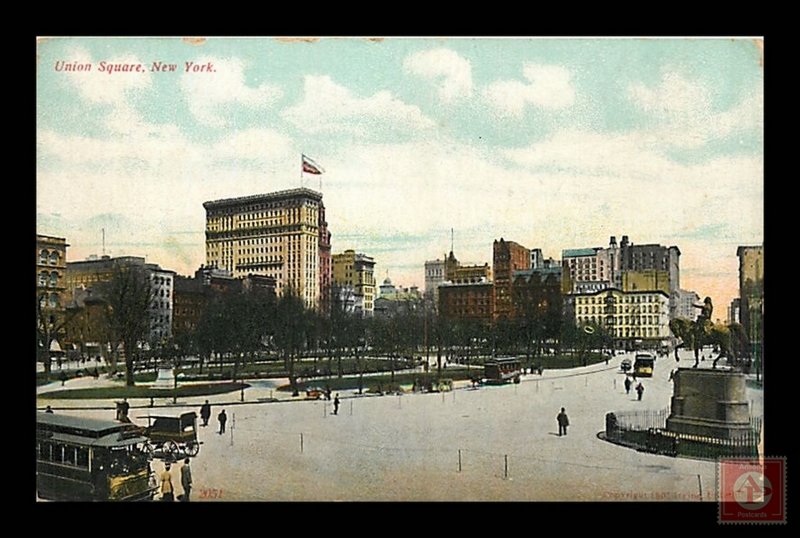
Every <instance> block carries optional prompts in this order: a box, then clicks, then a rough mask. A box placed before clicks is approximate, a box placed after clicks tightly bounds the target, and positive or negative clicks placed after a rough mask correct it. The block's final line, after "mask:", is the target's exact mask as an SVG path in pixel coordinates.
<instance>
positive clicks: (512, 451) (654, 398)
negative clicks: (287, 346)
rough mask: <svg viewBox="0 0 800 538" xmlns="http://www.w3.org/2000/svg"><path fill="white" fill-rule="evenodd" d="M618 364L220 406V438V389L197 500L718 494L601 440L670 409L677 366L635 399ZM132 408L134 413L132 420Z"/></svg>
mask: <svg viewBox="0 0 800 538" xmlns="http://www.w3.org/2000/svg"><path fill="white" fill-rule="evenodd" d="M628 356H630V355H628ZM621 358H622V357H621V356H617V357H615V358H613V359H612V360H611V361H610V363H609V365H607V366H606V365H605V364H603V363H600V364H597V365H593V366H588V367H585V368H576V369H571V370H550V371H545V372H544V375H543V376H538V375H527V376H525V377H524V378H523V381H522V383H520V384H519V385H504V386H497V387H486V386H484V387H480V388H478V389H475V390H473V389H469V388H461V389H460V390H455V391H453V392H449V393H432V394H404V395H402V396H397V395H387V396H382V397H363V398H357V397H354V396H352V393H351V392H350V391H348V392H346V393H345V392H344V391H342V393H341V394H340V397H341V399H342V402H341V406H340V408H339V413H338V415H336V416H335V415H333V414H332V413H333V405H332V402H327V401H299V402H293V403H288V402H286V403H284V402H280V403H270V404H265V403H260V404H256V403H253V404H248V403H245V404H240V405H228V407H226V412H227V414H228V417H229V418H228V425H227V427H228V431H227V432H226V434H225V435H219V434H217V433H216V429H217V427H218V426H217V421H216V416H217V414H218V413H219V411H220V409H221V407H222V406H221V404H220V403H219V401H220V399H221V398H222V397H221V396H216V397H215V398H214V399H210V400H211V402H212V419H211V422H210V423H209V426H208V427H207V428H199V430H200V431H199V436H200V439H201V440H202V441H203V445H202V448H201V450H200V454H199V455H198V456H197V457H196V458H194V460H193V462H192V468H193V476H194V489H193V500H222V501H245V500H274V501H301V500H302V501H310V500H319V501H327V500H360V501H361V500H381V501H405V500H420V501H440V500H458V501H469V500H475V501H488V500H502V501H512V500H520V501H525V500H528V501H532V500H536V501H560V500H563V501H575V500H598V501H624V500H636V501H647V500H655V501H663V500H676V501H693V500H700V498H701V497H700V495H701V489H702V500H704V501H710V500H714V499H715V497H714V496H715V486H714V481H715V472H716V470H715V463H713V462H710V461H699V460H690V459H681V458H670V457H666V456H656V455H651V454H644V453H639V452H636V451H634V450H631V449H628V448H623V447H620V446H616V445H613V444H610V443H608V442H605V441H602V440H600V439H598V437H597V434H598V432H600V431H601V430H603V429H604V417H605V414H606V413H607V412H609V411H623V410H634V409H643V410H644V409H650V410H657V409H664V408H665V407H668V406H669V400H670V396H671V393H672V383H671V382H670V381H669V373H670V371H671V370H672V369H673V368H675V366H676V362H675V360H674V359H673V358H672V357H671V356H670V357H665V358H660V359H658V361H657V362H656V367H655V373H654V377H653V378H652V379H642V380H641V381H642V383H643V385H644V386H645V393H644V397H643V399H642V401H641V402H639V401H636V395H635V393H634V391H631V394H630V395H626V394H625V389H624V386H623V381H624V375H623V374H621V373H620V371H619V362H620V360H621ZM681 358H682V360H681V366H684V367H687V366H691V365H692V364H693V360H692V359H690V354H689V352H684V353H682V356H681ZM705 364H706V363H703V364H702V365H703V366H705ZM708 364H709V365H710V363H708ZM461 386H462V387H464V385H461ZM226 398H227V400H228V402H233V401H234V400H238V398H234V395H231V394H229V395H226ZM748 398H749V399H751V401H752V402H753V406H754V408H755V411H756V412H757V413H760V412H761V409H762V407H761V402H762V400H761V391H756V390H752V389H748ZM253 399H254V398H253V397H252V396H251V395H250V394H249V393H248V394H247V400H248V401H252V400H253ZM215 400H216V401H215ZM201 402H202V399H198V401H197V403H196V405H195V402H191V403H192V405H191V407H188V409H194V408H195V407H198V408H199V404H200V403H201ZM58 403H59V404H61V403H62V402H58ZM63 403H64V404H68V403H72V402H70V401H63ZM76 403H77V402H76ZM96 403H97V402H95V404H96ZM561 407H564V408H566V413H567V414H568V416H569V421H570V426H569V428H568V435H566V436H565V437H559V436H558V435H557V433H558V426H557V423H556V415H557V414H558V412H559V410H560V408H561ZM181 409H182V408H181V407H175V408H174V411H175V412H176V413H177V412H180V410H181ZM184 409H185V408H184ZM57 412H59V411H57ZM63 412H64V413H69V414H81V415H85V416H98V417H108V414H109V411H107V410H97V409H87V410H70V411H63ZM142 414H144V413H143V412H141V410H139V409H135V410H133V411H132V412H131V415H132V417H133V418H134V420H135V421H137V422H140V423H142V421H141V420H137V418H136V417H137V416H139V415H142ZM459 451H460V454H459ZM153 465H154V468H155V470H156V471H157V472H160V471H161V470H162V469H163V464H162V463H161V462H160V461H156V462H155V463H154V464H153ZM459 465H460V471H459ZM177 467H179V465H178V466H174V467H173V471H174V472H175V474H176V477H177V472H178V470H177Z"/></svg>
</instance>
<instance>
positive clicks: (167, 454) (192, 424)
mask: <svg viewBox="0 0 800 538" xmlns="http://www.w3.org/2000/svg"><path fill="white" fill-rule="evenodd" d="M143 433H144V435H145V436H146V437H147V439H148V442H147V444H146V446H145V448H146V449H147V450H148V451H149V452H150V454H151V455H152V456H153V457H155V458H164V459H172V460H176V459H180V458H183V457H186V456H190V457H194V456H197V454H198V453H199V452H200V441H198V439H197V414H196V413H194V411H189V412H187V413H181V414H180V415H178V416H175V415H147V427H146V428H143Z"/></svg>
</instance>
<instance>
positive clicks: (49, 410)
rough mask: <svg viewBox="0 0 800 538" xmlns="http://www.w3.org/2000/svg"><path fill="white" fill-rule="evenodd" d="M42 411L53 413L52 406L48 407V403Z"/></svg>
mask: <svg viewBox="0 0 800 538" xmlns="http://www.w3.org/2000/svg"><path fill="white" fill-rule="evenodd" d="M44 412H45V413H50V414H51V415H52V414H53V408H52V407H50V406H49V405H48V406H47V407H46V408H45V410H44Z"/></svg>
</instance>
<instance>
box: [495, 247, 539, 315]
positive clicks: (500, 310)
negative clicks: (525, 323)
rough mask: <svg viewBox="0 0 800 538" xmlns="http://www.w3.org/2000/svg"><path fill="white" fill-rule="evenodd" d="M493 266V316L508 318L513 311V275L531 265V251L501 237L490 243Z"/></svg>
mask: <svg viewBox="0 0 800 538" xmlns="http://www.w3.org/2000/svg"><path fill="white" fill-rule="evenodd" d="M492 252H493V256H492V263H493V266H494V288H495V289H494V308H495V311H494V316H495V318H510V317H511V316H513V313H514V305H513V300H512V291H513V275H514V272H515V271H524V270H527V269H530V267H531V251H530V250H528V249H527V248H525V247H523V246H522V245H520V244H518V243H515V242H514V241H506V240H505V239H503V238H502V237H501V238H500V240H499V241H498V240H497V239H495V241H494V243H493V245H492Z"/></svg>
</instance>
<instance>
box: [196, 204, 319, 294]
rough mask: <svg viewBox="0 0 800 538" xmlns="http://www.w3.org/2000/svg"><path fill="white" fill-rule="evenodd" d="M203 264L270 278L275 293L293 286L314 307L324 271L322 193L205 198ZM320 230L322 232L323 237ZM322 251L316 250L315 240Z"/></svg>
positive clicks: (317, 247)
mask: <svg viewBox="0 0 800 538" xmlns="http://www.w3.org/2000/svg"><path fill="white" fill-rule="evenodd" d="M203 207H204V208H205V210H206V265H210V266H214V267H219V268H221V269H225V270H227V271H230V272H231V273H232V274H233V276H234V277H244V276H246V275H248V274H254V275H264V276H269V277H272V278H274V279H275V282H276V287H277V291H278V293H279V294H281V293H283V292H284V291H285V290H286V289H288V288H291V289H293V290H294V291H295V292H296V293H297V294H298V295H299V296H300V298H301V299H303V302H304V303H305V305H306V306H307V307H309V308H312V307H317V306H318V304H319V300H320V285H321V283H324V280H325V274H320V265H321V264H323V263H324V262H325V259H326V254H325V252H324V249H325V248H326V247H325V245H326V244H327V243H328V242H329V240H330V235H329V234H328V231H327V224H325V225H324V226H322V228H324V229H322V230H321V229H320V228H321V226H320V224H321V223H324V222H325V220H324V214H323V213H324V206H323V203H322V194H320V193H319V192H316V191H313V190H311V189H307V188H300V189H291V190H286V191H279V192H273V193H269V194H258V195H253V196H244V197H240V198H231V199H225V200H215V201H210V202H205V203H204V204H203ZM323 236H324V237H323ZM321 244H322V245H323V252H322V254H321V253H320V245H321Z"/></svg>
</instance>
